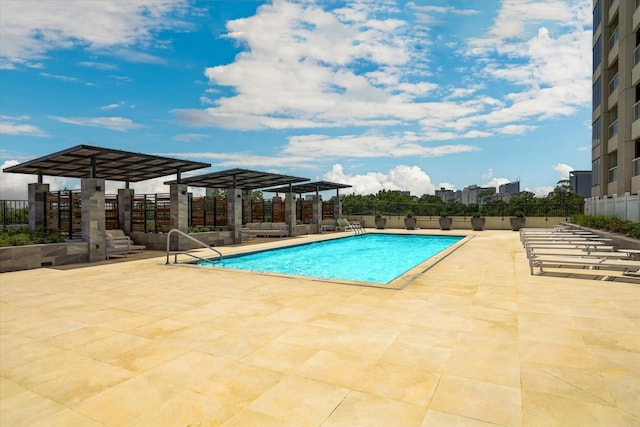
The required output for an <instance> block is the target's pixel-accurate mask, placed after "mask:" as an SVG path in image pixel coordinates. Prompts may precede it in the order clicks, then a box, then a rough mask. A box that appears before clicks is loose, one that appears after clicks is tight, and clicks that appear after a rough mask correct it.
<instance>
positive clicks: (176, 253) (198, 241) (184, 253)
mask: <svg viewBox="0 0 640 427" xmlns="http://www.w3.org/2000/svg"><path fill="white" fill-rule="evenodd" d="M173 233H177V234H179V235H180V236H182V237H185V238H187V239H189V240H191V241H192V242H195V243H197V244H199V245H200V246H202V247H203V248H207V249H211V250H212V251H213V252H215V253H216V254H218V262H220V261H222V254H221V253H220V252H219V251H218V250H217V249H214V248H212V247H211V246H210V245H207V244H206V243H204V242H202V241H200V240H198V239H196V238H195V237H193V236H189V235H188V234H187V233H185V232H183V231H180V230H178V229H177V228H173V229H171V230H170V231H169V232H168V233H167V262H166V263H165V264H169V255H174V259H173V263H174V264H177V263H178V255H180V254H182V255H188V256H190V257H192V258H196V259H199V260H200V261H211V260H210V259H207V258H202V257H199V256H198V255H194V254H192V253H189V252H187V251H186V250H175V251H172V250H171V246H170V245H171V235H172V234H173Z"/></svg>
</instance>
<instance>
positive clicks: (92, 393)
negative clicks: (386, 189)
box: [0, 230, 640, 427]
mask: <svg viewBox="0 0 640 427" xmlns="http://www.w3.org/2000/svg"><path fill="white" fill-rule="evenodd" d="M417 232H418V233H428V234H467V235H472V236H473V238H471V239H470V240H469V241H467V242H466V243H465V244H464V245H462V246H461V247H459V248H458V249H457V250H456V251H454V252H453V253H451V254H450V255H449V256H447V257H446V258H444V259H443V260H442V261H441V262H439V263H437V264H435V265H433V266H432V267H431V268H430V269H429V270H428V271H427V272H426V273H425V274H423V275H421V276H419V277H417V278H415V280H413V282H412V283H411V284H409V285H408V286H407V287H405V288H404V289H402V290H390V289H381V288H373V287H363V286H349V285H343V284H336V283H332V282H327V281H317V280H312V279H303V278H290V277H282V276H271V275H260V274H253V273H247V272H243V271H230V270H216V271H212V270H211V269H206V268H198V267H191V266H173V265H165V264H164V262H165V258H164V257H162V256H160V257H149V256H150V255H153V254H146V256H144V257H140V258H139V259H136V257H135V256H131V257H129V258H128V259H127V260H126V262H123V261H120V260H113V262H104V263H99V264H91V265H90V264H84V265H80V266H71V267H67V268H42V269H37V270H30V271H21V272H11V273H3V274H0V426H12V427H17V426H48V427H50V426H74V427H77V426H117V427H121V426H154V427H156V426H216V425H223V426H323V427H325V426H326V427H328V426H349V427H353V426H402V427H411V426H536V427H537V426H545V427H546V426H562V427H565V426H570V425H571V426H581V427H584V426H598V427H602V426H608V427H610V426H628V427H631V426H639V425H640V285H638V284H632V283H624V282H615V281H602V280H593V279H585V278H582V277H580V276H579V275H567V274H546V275H544V276H532V275H530V273H529V266H528V263H527V260H526V257H525V254H524V251H523V248H522V245H521V244H520V240H519V235H518V233H514V232H511V231H484V232H472V231H470V230H459V231H456V230H452V231H449V232H442V231H439V230H422V231H417ZM328 236H330V233H328V234H325V235H321V236H304V237H298V238H293V239H282V240H280V239H273V240H269V241H267V242H266V243H257V242H254V243H253V245H252V247H271V246H276V245H282V244H285V243H290V242H291V241H292V240H293V241H300V242H303V241H311V240H314V239H320V238H325V237H328ZM246 248H247V246H246V245H242V246H238V247H220V248H218V249H220V250H221V251H222V252H223V253H225V254H228V253H235V252H238V251H241V250H246ZM159 255H161V254H159ZM372 262H380V260H372Z"/></svg>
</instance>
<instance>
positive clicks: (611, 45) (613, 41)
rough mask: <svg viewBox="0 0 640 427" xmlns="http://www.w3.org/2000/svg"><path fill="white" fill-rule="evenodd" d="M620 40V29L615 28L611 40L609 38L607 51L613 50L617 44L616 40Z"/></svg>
mask: <svg viewBox="0 0 640 427" xmlns="http://www.w3.org/2000/svg"><path fill="white" fill-rule="evenodd" d="M619 38H620V27H616V29H615V30H613V34H611V38H609V50H613V48H614V47H615V45H616V43H618V39H619Z"/></svg>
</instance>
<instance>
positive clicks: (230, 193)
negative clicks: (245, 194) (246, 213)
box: [227, 188, 243, 244]
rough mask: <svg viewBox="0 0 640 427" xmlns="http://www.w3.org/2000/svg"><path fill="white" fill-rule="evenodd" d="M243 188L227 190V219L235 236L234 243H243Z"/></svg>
mask: <svg viewBox="0 0 640 427" xmlns="http://www.w3.org/2000/svg"><path fill="white" fill-rule="evenodd" d="M242 203H243V202H242V190H241V189H239V188H230V189H228V190H227V218H228V219H227V221H228V225H229V230H230V231H231V235H232V237H233V243H234V244H238V243H242V235H241V233H242Z"/></svg>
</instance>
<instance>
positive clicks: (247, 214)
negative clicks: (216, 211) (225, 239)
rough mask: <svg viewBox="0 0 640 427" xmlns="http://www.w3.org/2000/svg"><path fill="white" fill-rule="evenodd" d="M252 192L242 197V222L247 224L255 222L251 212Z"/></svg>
mask: <svg viewBox="0 0 640 427" xmlns="http://www.w3.org/2000/svg"><path fill="white" fill-rule="evenodd" d="M251 201H252V200H251V193H249V194H247V195H245V196H244V197H242V211H243V212H244V215H242V216H243V218H242V222H243V223H244V224H246V223H247V222H253V219H252V216H253V213H252V212H251Z"/></svg>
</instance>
